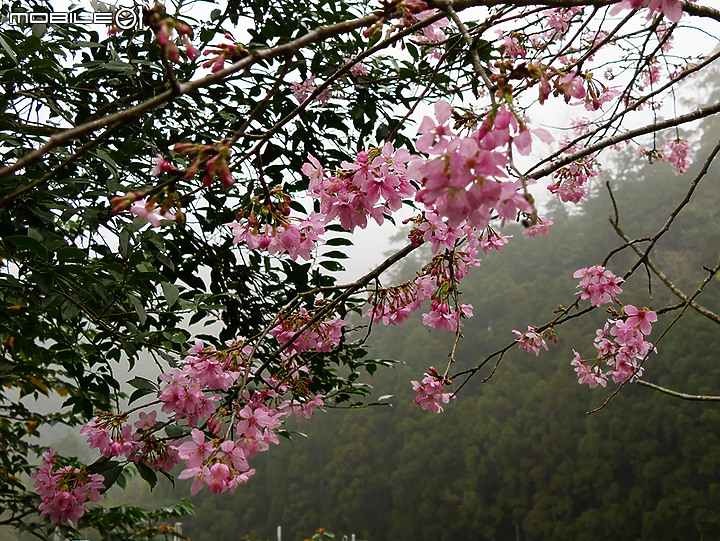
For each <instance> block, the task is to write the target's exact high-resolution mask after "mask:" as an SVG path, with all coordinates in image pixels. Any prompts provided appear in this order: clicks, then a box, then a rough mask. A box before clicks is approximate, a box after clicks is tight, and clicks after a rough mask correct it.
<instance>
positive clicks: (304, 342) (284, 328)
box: [270, 308, 345, 355]
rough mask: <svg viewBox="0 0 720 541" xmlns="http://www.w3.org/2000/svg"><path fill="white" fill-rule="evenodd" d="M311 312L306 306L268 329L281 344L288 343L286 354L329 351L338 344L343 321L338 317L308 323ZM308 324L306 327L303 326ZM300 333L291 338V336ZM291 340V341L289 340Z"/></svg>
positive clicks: (343, 324)
mask: <svg viewBox="0 0 720 541" xmlns="http://www.w3.org/2000/svg"><path fill="white" fill-rule="evenodd" d="M312 318H313V314H312V313H311V312H309V311H308V310H307V309H306V308H300V309H299V310H298V311H297V312H293V313H292V314H289V315H287V316H286V317H284V318H283V319H282V320H281V322H280V323H279V324H278V325H276V326H275V327H273V328H272V329H271V330H270V334H272V335H273V336H274V337H275V338H276V339H277V341H278V343H279V344H280V345H281V346H284V345H286V344H288V343H289V346H288V347H287V348H286V349H285V352H286V353H287V354H288V355H291V354H293V353H302V352H304V351H311V350H312V351H322V352H325V353H327V352H330V351H332V350H333V348H335V347H337V346H338V345H339V344H340V340H341V339H342V333H343V327H344V326H345V321H344V320H342V319H340V318H335V319H331V320H323V321H318V322H315V323H312V324H311V323H310V321H311V319H312ZM308 325H310V326H309V327H308V328H307V329H305V330H303V329H304V328H305V327H307V326H308ZM300 331H302V333H301V334H300V335H299V336H298V337H297V338H295V340H293V337H294V336H295V335H296V334H297V333H299V332H300ZM291 340H293V341H292V342H290V341H291Z"/></svg>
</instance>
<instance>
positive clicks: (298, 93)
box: [292, 75, 332, 107]
mask: <svg viewBox="0 0 720 541" xmlns="http://www.w3.org/2000/svg"><path fill="white" fill-rule="evenodd" d="M315 88H317V85H316V84H315V76H314V75H312V76H310V77H309V78H307V79H305V80H304V81H303V82H302V83H292V94H293V96H295V99H296V100H297V101H298V102H300V103H302V102H304V101H305V100H306V99H308V98H309V97H310V94H312V93H313V92H314V91H315ZM331 97H332V90H331V89H330V88H326V89H325V90H323V91H322V92H320V94H318V95H317V96H316V97H315V99H316V100H317V101H319V102H320V105H322V106H323V107H325V106H326V105H327V104H328V101H329V100H330V98H331Z"/></svg>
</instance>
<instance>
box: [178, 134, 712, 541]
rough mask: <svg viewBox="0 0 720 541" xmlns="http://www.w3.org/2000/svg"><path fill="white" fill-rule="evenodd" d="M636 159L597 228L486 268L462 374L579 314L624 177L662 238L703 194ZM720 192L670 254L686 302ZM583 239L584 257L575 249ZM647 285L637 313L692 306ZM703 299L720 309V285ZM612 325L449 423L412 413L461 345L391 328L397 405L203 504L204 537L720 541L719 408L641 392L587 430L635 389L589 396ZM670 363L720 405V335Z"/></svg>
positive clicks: (629, 287)
mask: <svg viewBox="0 0 720 541" xmlns="http://www.w3.org/2000/svg"><path fill="white" fill-rule="evenodd" d="M701 133H702V132H700V131H698V132H697V133H696V134H695V135H694V137H697V138H702V135H701ZM704 140H706V141H707V140H710V141H713V140H716V138H712V137H704ZM705 146H707V145H705ZM707 150H708V149H705V148H704V149H702V150H700V151H699V152H698V154H699V155H703V153H704V152H706V151H707ZM626 152H627V154H626V155H625V159H622V158H621V159H619V160H618V163H617V164H615V166H614V167H612V171H607V172H605V173H604V174H603V175H602V176H601V177H600V179H601V182H599V183H597V184H596V185H595V192H596V193H595V196H594V197H592V198H590V199H589V200H588V201H587V202H586V203H585V204H584V205H583V206H582V210H581V212H579V213H578V214H575V215H572V216H569V215H567V214H566V213H564V212H563V208H562V207H561V206H560V205H552V204H551V205H550V207H551V209H550V212H548V214H549V215H551V216H553V218H554V220H555V225H554V226H553V227H552V234H551V235H549V236H548V237H544V238H542V239H536V240H535V241H533V242H530V241H525V239H520V241H519V242H514V243H510V244H509V245H508V246H507V247H506V248H505V249H504V250H503V251H502V252H501V253H496V252H492V253H488V254H486V256H485V257H484V259H483V265H482V267H481V268H479V269H476V270H475V271H474V276H472V277H471V279H470V280H469V281H468V282H467V284H466V287H465V289H464V293H463V296H462V302H470V303H472V304H473V306H474V307H475V317H474V318H472V319H470V320H468V322H467V324H466V327H465V331H464V335H465V340H464V341H462V342H461V345H460V351H459V354H458V356H457V358H458V364H459V365H460V366H458V369H462V368H463V367H465V366H467V367H471V366H474V365H475V364H477V362H478V361H479V360H481V359H482V358H484V357H485V356H486V355H488V354H489V353H491V352H493V351H495V350H497V349H499V348H501V347H503V346H504V345H506V344H507V343H508V342H510V341H512V340H513V338H514V335H509V336H501V335H499V334H498V333H497V332H490V331H491V330H492V329H507V328H510V329H512V328H515V329H520V330H524V329H526V328H527V325H539V324H542V323H544V322H546V321H548V320H550V319H551V318H552V312H553V310H554V309H555V308H556V306H553V305H551V304H549V303H550V302H551V301H556V302H557V299H565V300H566V305H569V304H570V303H572V300H573V298H574V293H575V290H574V288H575V286H576V285H577V280H576V279H573V278H572V277H571V276H569V275H567V274H566V272H565V271H564V270H563V269H568V268H579V267H584V266H591V265H595V264H598V263H600V262H601V258H602V257H603V255H604V254H606V253H607V251H608V250H610V249H612V248H613V247H615V246H618V245H620V244H622V240H621V239H620V238H619V237H618V236H617V234H616V233H615V232H614V231H613V229H612V227H611V226H610V225H609V223H608V225H607V226H606V227H603V228H598V227H597V225H596V224H598V223H602V220H603V219H605V217H607V216H609V215H611V214H614V210H613V207H612V204H611V201H610V198H609V196H608V192H607V189H606V186H605V184H604V182H605V181H610V184H611V186H612V189H613V193H614V196H615V198H616V201H617V207H618V215H619V218H620V226H621V227H622V228H623V229H624V231H625V232H626V233H627V234H628V235H630V236H632V237H641V236H643V235H646V234H653V233H654V232H656V231H657V230H658V228H659V227H661V226H662V223H661V222H660V218H659V217H662V216H667V214H668V212H669V211H670V210H671V209H672V208H674V207H675V206H676V205H677V204H678V202H679V201H680V200H681V199H682V197H683V194H684V192H685V190H686V185H687V183H686V182H681V181H679V179H678V178H677V177H675V176H674V175H673V173H672V170H671V168H670V167H668V166H667V165H666V164H653V165H650V164H647V165H645V166H642V168H641V169H637V168H631V166H630V165H629V164H630V163H637V161H636V160H634V161H633V160H631V159H630V155H631V152H632V153H634V150H630V149H628V150H627V151H626ZM621 156H622V155H621ZM698 168H699V166H697V165H696V166H695V167H694V168H691V170H690V171H689V173H688V174H689V175H693V174H695V173H696V172H697V169H698ZM718 177H719V173H718V169H717V168H714V169H713V170H711V172H710V174H709V175H708V176H707V177H706V178H704V179H703V181H702V183H701V187H700V189H699V191H698V193H696V195H695V196H694V197H696V198H697V200H698V202H699V204H696V205H695V207H694V208H693V209H688V210H689V211H688V212H687V213H685V214H684V215H682V216H681V217H680V218H679V220H680V221H681V223H678V224H677V227H674V228H673V231H671V233H670V234H668V235H667V236H666V237H663V239H662V241H661V244H660V245H659V249H658V251H657V254H656V256H655V257H656V258H658V263H662V266H663V268H665V269H667V271H668V272H667V274H668V276H669V278H670V279H672V280H673V281H674V282H675V283H676V284H677V285H678V286H680V287H682V286H683V285H684V284H686V283H687V284H690V283H692V282H693V281H696V280H697V279H698V278H702V276H703V273H704V271H703V269H702V266H703V265H708V264H711V263H712V262H713V260H716V259H717V255H718V248H719V247H720V220H719V218H720V195H718V192H719V191H720V178H718ZM605 222H606V223H607V220H605ZM515 234H516V235H517V236H520V231H519V230H518V231H517V232H516V233H515ZM578 239H581V241H582V242H581V245H582V246H584V249H583V250H581V251H579V250H577V248H573V247H574V246H577V245H578V244H577V242H575V241H577V240H578ZM515 240H518V239H515ZM571 240H573V242H570V241H571ZM690 254H700V255H699V256H695V257H694V258H693V257H692V256H691V255H690ZM628 255H629V254H628ZM627 261H628V259H627V258H625V257H623V254H622V253H621V254H619V255H617V256H615V257H614V258H613V259H612V260H611V262H610V264H609V267H610V268H612V269H613V270H614V271H615V272H616V274H618V275H621V274H622V273H623V272H625V270H627V266H626V264H627ZM640 270H641V271H642V272H640V271H638V272H636V273H635V275H633V277H632V278H631V279H630V280H629V281H628V282H627V283H626V284H625V285H624V288H625V293H624V299H625V302H628V303H632V302H633V290H634V291H641V290H642V291H647V289H648V287H651V290H652V296H653V298H654V299H655V300H656V302H657V304H658V306H659V305H661V304H662V303H664V302H668V301H670V300H673V297H672V294H671V293H670V292H669V291H668V290H667V288H665V286H664V285H663V284H662V283H660V281H659V280H658V279H657V278H656V277H655V276H652V275H650V274H649V273H648V272H645V271H644V270H643V269H640ZM649 277H650V278H651V279H649ZM386 281H387V279H386ZM699 301H700V302H701V303H702V304H703V305H704V306H706V307H707V308H709V309H711V310H713V311H715V312H716V313H717V312H720V284H712V285H711V286H710V287H708V288H707V289H706V291H705V292H704V293H703V295H702V296H701V297H700V298H699ZM640 302H642V301H640ZM606 317H607V314H606V313H605V312H604V311H602V310H600V309H598V310H596V313H595V314H594V318H585V319H583V320H582V321H580V322H578V323H575V324H573V322H570V323H568V324H565V325H563V326H562V327H560V328H558V329H557V336H558V343H557V344H552V343H551V344H550V351H549V352H544V351H543V352H542V353H541V354H540V356H539V357H537V358H536V357H535V355H533V354H529V353H526V352H524V351H521V350H519V349H518V348H515V347H514V348H513V349H512V350H511V351H510V352H509V354H508V355H506V356H505V358H504V359H503V361H502V363H501V364H500V366H499V367H498V369H497V371H496V373H495V374H494V375H493V377H492V378H491V379H490V380H489V381H487V382H486V383H484V384H483V383H481V382H480V380H481V378H474V379H473V380H472V381H471V382H470V383H469V384H468V385H467V386H466V387H465V388H463V389H462V391H461V392H460V393H459V395H458V396H457V399H456V400H454V401H451V403H450V404H448V405H447V406H446V407H445V412H444V413H442V414H440V415H435V414H432V413H429V412H426V411H421V410H420V409H419V408H418V407H417V406H415V405H414V404H413V403H412V396H413V392H412V389H411V387H410V384H409V381H410V380H411V379H413V378H416V377H417V374H418V373H420V372H422V371H423V370H424V368H425V367H427V366H428V365H433V364H436V365H437V366H440V365H442V363H443V362H444V361H445V359H446V358H447V357H446V356H447V351H448V350H449V347H450V346H451V343H452V337H451V336H448V335H446V334H442V333H440V332H437V331H432V332H431V331H429V330H428V329H427V327H424V326H423V325H422V324H420V321H419V318H417V320H416V321H415V322H414V323H411V324H409V325H405V326H404V327H402V328H395V327H391V328H377V329H374V331H373V334H372V337H371V343H372V346H373V349H372V353H373V354H374V355H375V356H377V357H386V358H393V359H398V360H399V361H401V363H400V364H399V365H398V366H396V368H395V369H394V370H389V371H384V372H382V373H381V374H379V375H378V376H377V377H376V378H375V379H374V381H373V382H372V383H373V385H374V386H375V388H376V392H377V396H380V395H383V394H393V395H394V397H393V398H392V399H391V400H390V402H391V403H392V407H377V408H372V409H365V410H361V411H345V412H343V411H337V410H335V411H328V412H327V413H326V414H324V415H321V416H318V417H317V418H314V419H313V421H312V423H309V424H304V425H303V426H301V427H300V429H301V430H305V431H308V434H309V437H307V438H304V437H302V436H299V435H296V436H295V437H294V438H293V441H292V442H291V443H285V444H283V445H281V446H280V447H279V448H278V449H277V450H275V452H273V453H268V454H267V456H263V457H260V458H259V459H258V461H257V464H258V466H257V472H258V473H257V475H256V478H255V479H254V480H253V482H252V483H249V484H248V485H247V486H244V487H242V488H241V489H239V490H238V491H237V492H236V493H235V494H234V495H233V496H230V497H224V498H218V497H215V496H214V495H211V494H207V493H200V494H198V496H197V497H195V498H194V502H195V505H196V511H197V512H196V514H195V516H194V517H192V518H191V519H190V520H189V521H187V522H186V524H185V532H186V534H187V535H189V536H190V537H191V538H192V539H193V540H195V541H206V540H212V539H218V538H221V537H223V536H224V535H225V534H226V533H227V532H230V531H236V532H238V533H242V534H245V533H247V534H250V535H251V536H252V537H253V538H260V539H267V538H271V537H273V536H274V532H275V527H276V526H277V525H282V526H283V531H284V539H287V540H290V541H294V540H296V539H304V538H305V537H309V536H310V535H311V534H312V532H314V531H315V529H316V528H318V527H321V526H322V527H324V528H326V529H328V530H332V531H334V532H335V533H336V535H338V536H340V535H343V534H347V535H349V534H350V533H356V534H357V536H358V539H361V538H362V539H368V540H372V541H384V540H393V541H394V540H398V541H403V540H408V541H409V540H413V541H420V540H433V541H435V540H467V539H518V540H520V539H522V540H531V539H553V540H583V539H587V540H597V539H617V540H621V539H628V540H630V539H633V540H635V539H648V540H650V539H653V540H660V539H716V538H720V404H718V403H700V402H688V401H682V400H679V399H676V398H672V397H669V396H666V395H663V394H659V393H657V392H655V391H652V390H650V389H648V388H644V387H640V386H638V385H635V384H629V385H626V386H625V387H624V388H623V389H622V391H621V392H620V393H619V394H618V395H617V396H615V397H614V398H613V399H612V400H611V401H610V402H609V404H608V405H607V407H605V408H604V409H602V410H601V411H599V412H597V413H594V414H592V415H586V412H587V411H588V410H590V409H592V408H594V407H597V406H598V405H600V404H602V403H603V402H604V400H605V399H606V398H607V397H608V396H609V395H610V394H611V393H612V391H613V390H614V389H615V388H616V386H615V385H614V384H612V383H610V384H609V385H608V388H607V389H603V388H600V387H599V388H597V389H594V390H590V389H588V388H587V386H580V385H578V384H577V378H576V376H575V374H574V373H573V371H572V368H571V366H570V361H571V360H572V358H573V353H572V349H573V348H574V349H578V351H579V352H580V353H581V354H583V355H586V354H587V355H590V354H591V353H592V352H593V347H592V339H593V337H594V329H595V328H597V327H600V326H602V322H603V320H604V319H605V318H606ZM669 321H670V320H669V319H668V320H664V319H661V322H663V323H664V324H667V323H669ZM656 335H657V332H656V333H654V334H653V336H651V339H653V338H654V339H657V336H656ZM657 348H658V354H657V355H651V356H650V357H649V358H648V360H647V362H646V363H645V375H644V376H643V379H645V380H647V381H650V382H654V383H657V384H659V385H667V386H672V387H674V388H676V389H677V390H679V391H684V392H688V393H694V394H716V395H717V394H720V363H719V362H718V361H719V359H720V357H719V355H718V353H719V352H720V332H718V327H717V325H716V324H714V323H712V322H711V321H709V320H707V319H706V318H704V317H702V316H700V315H698V314H697V313H695V312H693V313H690V314H688V315H687V317H684V318H683V319H682V320H681V321H680V322H679V323H678V324H677V325H676V326H675V327H673V329H672V330H671V331H670V332H669V333H668V334H667V335H666V336H665V337H664V338H663V339H662V341H661V342H660V343H659V344H658V345H657ZM584 358H585V357H584ZM493 364H494V363H490V365H489V366H487V367H486V369H487V371H488V373H489V371H490V370H491V369H492V365H493ZM486 375H487V374H486ZM458 383H460V382H455V384H456V387H457V384H458Z"/></svg>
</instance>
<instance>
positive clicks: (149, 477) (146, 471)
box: [135, 462, 157, 490]
mask: <svg viewBox="0 0 720 541" xmlns="http://www.w3.org/2000/svg"><path fill="white" fill-rule="evenodd" d="M135 468H137V471H138V473H140V477H142V478H143V479H144V480H145V482H147V484H148V485H150V490H152V489H154V488H155V485H157V474H156V473H155V472H154V471H153V470H152V469H151V468H150V467H149V466H147V465H146V464H143V463H142V462H138V463H137V464H135Z"/></svg>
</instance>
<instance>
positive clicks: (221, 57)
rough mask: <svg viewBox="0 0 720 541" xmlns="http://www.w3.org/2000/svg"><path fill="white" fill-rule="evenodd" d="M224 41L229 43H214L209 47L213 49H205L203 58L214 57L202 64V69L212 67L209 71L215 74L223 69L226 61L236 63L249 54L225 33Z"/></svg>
mask: <svg viewBox="0 0 720 541" xmlns="http://www.w3.org/2000/svg"><path fill="white" fill-rule="evenodd" d="M225 39H227V40H229V41H230V43H216V44H214V45H211V47H214V49H207V50H206V51H204V52H203V55H204V56H210V55H214V56H212V57H211V58H209V59H208V60H206V61H205V62H203V65H202V66H203V68H209V67H210V66H212V70H211V71H212V72H213V73H215V72H216V71H220V70H221V69H223V67H224V66H225V61H226V60H229V61H230V62H237V61H238V60H241V59H243V58H245V57H246V56H247V55H248V54H249V53H248V51H247V49H246V48H245V47H244V46H243V45H242V44H240V43H238V42H236V41H235V39H234V38H233V37H232V35H230V34H229V33H225Z"/></svg>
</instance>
